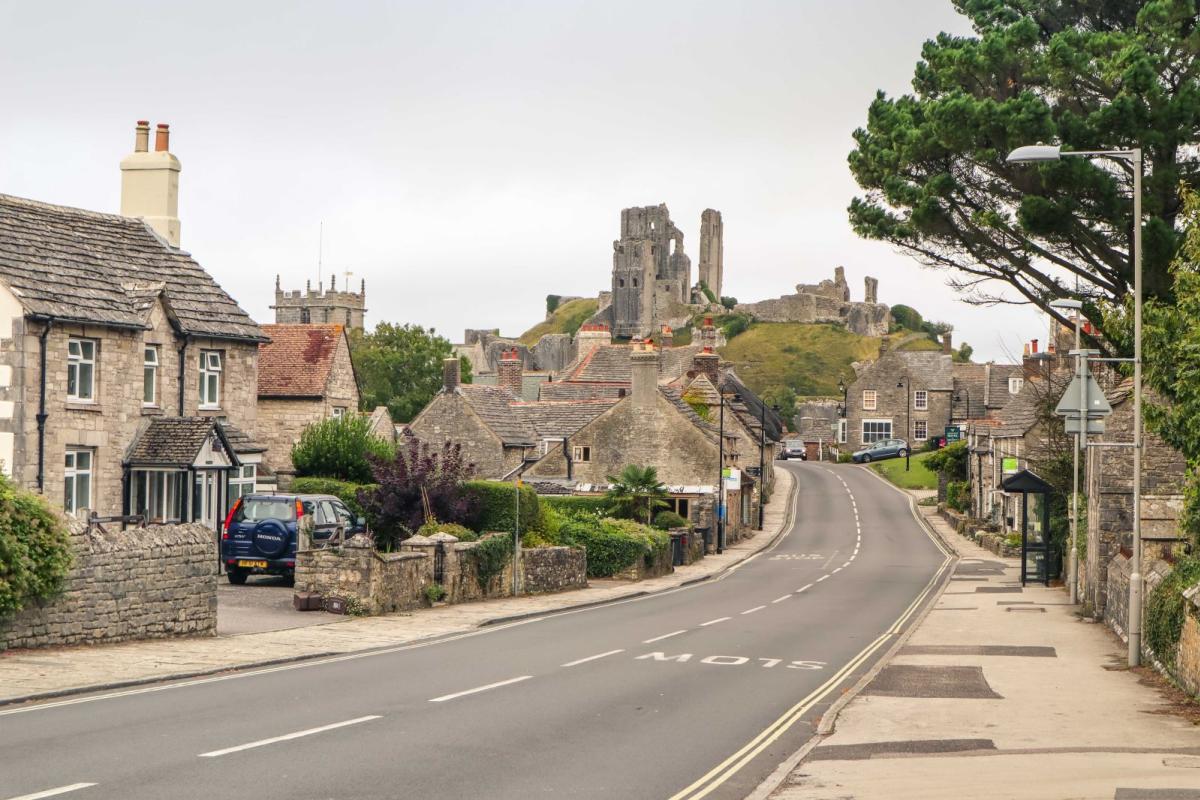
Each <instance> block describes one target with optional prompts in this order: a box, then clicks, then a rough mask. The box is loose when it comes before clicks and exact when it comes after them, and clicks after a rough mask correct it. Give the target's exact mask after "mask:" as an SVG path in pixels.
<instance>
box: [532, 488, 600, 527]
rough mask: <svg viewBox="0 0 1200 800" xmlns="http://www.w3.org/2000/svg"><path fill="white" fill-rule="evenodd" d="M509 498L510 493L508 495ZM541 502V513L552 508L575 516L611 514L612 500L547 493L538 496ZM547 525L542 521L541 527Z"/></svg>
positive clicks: (562, 513)
mask: <svg viewBox="0 0 1200 800" xmlns="http://www.w3.org/2000/svg"><path fill="white" fill-rule="evenodd" d="M510 499H511V495H510ZM538 499H539V500H541V503H542V513H543V515H544V514H545V513H546V511H548V510H554V511H555V512H557V513H559V514H560V515H562V516H568V517H576V516H579V515H580V514H592V515H599V516H611V515H612V513H613V508H612V502H611V501H610V500H609V499H608V498H607V497H598V496H588V495H548V496H546V497H541V498H538ZM546 527H547V525H546V523H545V521H543V528H546Z"/></svg>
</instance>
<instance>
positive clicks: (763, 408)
mask: <svg viewBox="0 0 1200 800" xmlns="http://www.w3.org/2000/svg"><path fill="white" fill-rule="evenodd" d="M759 403H760V406H759V419H758V529H759V530H760V531H761V530H762V529H763V518H764V515H765V514H766V512H765V511H764V510H763V491H764V490H765V489H766V488H767V472H766V470H767V404H766V403H764V402H762V398H759ZM771 410H772V411H774V412H775V413H776V414H778V413H779V406H775V405H773V406H771Z"/></svg>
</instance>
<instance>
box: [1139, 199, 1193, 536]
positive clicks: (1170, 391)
mask: <svg viewBox="0 0 1200 800" xmlns="http://www.w3.org/2000/svg"><path fill="white" fill-rule="evenodd" d="M1182 216H1183V223H1184V229H1183V246H1182V249H1181V250H1180V254H1179V258H1178V259H1177V260H1176V261H1175V263H1174V264H1172V265H1171V275H1172V277H1173V278H1174V282H1175V283H1174V295H1175V298H1174V302H1173V303H1168V302H1164V301H1161V300H1151V301H1150V302H1148V303H1146V305H1145V308H1144V309H1143V314H1142V326H1143V331H1142V342H1143V350H1142V356H1143V364H1144V366H1143V379H1144V381H1145V384H1146V386H1148V387H1150V388H1151V389H1152V390H1153V394H1152V395H1151V396H1150V397H1148V398H1147V400H1148V402H1147V403H1146V404H1145V419H1146V425H1147V427H1148V428H1149V429H1151V430H1153V431H1154V432H1155V433H1157V434H1158V436H1159V437H1160V438H1162V440H1163V441H1164V442H1166V443H1167V444H1168V445H1170V446H1171V447H1174V448H1175V449H1176V450H1178V451H1179V452H1180V453H1181V454H1182V455H1183V457H1184V459H1185V460H1186V462H1187V483H1186V485H1185V487H1184V506H1183V512H1182V514H1181V515H1180V525H1181V527H1182V528H1183V529H1184V531H1186V532H1187V533H1188V534H1189V536H1190V539H1191V542H1192V546H1193V547H1195V548H1200V195H1197V194H1196V193H1195V192H1193V191H1185V192H1184V193H1183V214H1182ZM1123 316H1124V319H1122V320H1121V324H1122V326H1124V325H1125V324H1126V323H1127V321H1128V315H1123ZM1126 402H1132V400H1130V401H1126Z"/></svg>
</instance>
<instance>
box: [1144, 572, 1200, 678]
mask: <svg viewBox="0 0 1200 800" xmlns="http://www.w3.org/2000/svg"><path fill="white" fill-rule="evenodd" d="M1198 581H1200V558H1197V557H1196V556H1191V557H1188V558H1182V559H1180V560H1179V561H1177V562H1175V569H1173V570H1171V572H1170V574H1168V575H1167V577H1165V578H1163V580H1162V583H1160V584H1159V585H1158V586H1156V587H1155V588H1154V591H1153V592H1151V593H1150V597H1149V599H1148V600H1147V602H1146V623H1145V624H1146V644H1147V645H1149V647H1150V649H1151V650H1153V651H1154V655H1155V656H1157V657H1158V660H1159V661H1161V662H1162V663H1163V665H1164V666H1166V667H1167V668H1168V669H1172V668H1174V666H1175V659H1176V655H1177V654H1178V651H1179V637H1180V635H1181V634H1182V633H1183V622H1184V619H1185V617H1186V615H1187V613H1188V612H1187V607H1188V601H1187V600H1186V599H1184V596H1183V590H1184V589H1188V588H1191V587H1192V586H1194V585H1195V584H1196V583H1197V582H1198Z"/></svg>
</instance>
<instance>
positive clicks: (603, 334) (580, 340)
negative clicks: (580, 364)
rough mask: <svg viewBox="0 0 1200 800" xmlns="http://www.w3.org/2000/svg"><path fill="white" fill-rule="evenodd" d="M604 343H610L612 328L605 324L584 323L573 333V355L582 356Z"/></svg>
mask: <svg viewBox="0 0 1200 800" xmlns="http://www.w3.org/2000/svg"><path fill="white" fill-rule="evenodd" d="M604 344H612V330H611V329H610V328H609V327H608V326H607V325H584V326H582V327H580V329H579V330H578V331H576V333H575V357H576V358H584V357H586V356H587V355H588V354H589V353H591V352H592V351H593V350H595V349H596V348H597V347H599V346H600V345H604Z"/></svg>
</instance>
